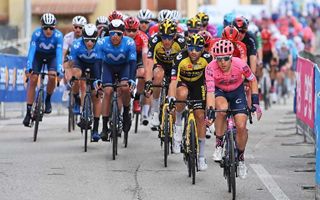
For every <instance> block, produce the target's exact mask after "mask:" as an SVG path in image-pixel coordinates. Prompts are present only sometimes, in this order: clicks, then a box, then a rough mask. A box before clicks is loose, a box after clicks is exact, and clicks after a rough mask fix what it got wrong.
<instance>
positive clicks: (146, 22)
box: [140, 20, 150, 24]
mask: <svg viewBox="0 0 320 200" xmlns="http://www.w3.org/2000/svg"><path fill="white" fill-rule="evenodd" d="M149 23H150V22H149V21H144V20H141V21H140V24H149Z"/></svg>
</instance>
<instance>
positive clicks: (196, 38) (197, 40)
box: [187, 33, 206, 47]
mask: <svg viewBox="0 0 320 200" xmlns="http://www.w3.org/2000/svg"><path fill="white" fill-rule="evenodd" d="M205 43H206V42H205V40H204V38H203V37H202V36H201V35H199V34H198V33H196V34H193V35H191V36H189V37H188V38H187V45H188V46H198V47H204V45H205Z"/></svg>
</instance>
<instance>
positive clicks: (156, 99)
mask: <svg viewBox="0 0 320 200" xmlns="http://www.w3.org/2000/svg"><path fill="white" fill-rule="evenodd" d="M164 75H165V72H164V69H163V67H162V66H161V65H155V66H154V69H153V84H154V85H162V80H163V78H164ZM160 91H161V88H156V87H154V88H153V101H152V107H151V108H152V109H151V110H152V119H151V125H152V126H153V127H157V126H159V124H160V122H159V108H160Z"/></svg>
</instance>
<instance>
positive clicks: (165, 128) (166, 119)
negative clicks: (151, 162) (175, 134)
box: [163, 111, 170, 167]
mask: <svg viewBox="0 0 320 200" xmlns="http://www.w3.org/2000/svg"><path fill="white" fill-rule="evenodd" d="M169 123H170V122H169V113H168V112H167V111H165V113H164V122H163V135H164V151H163V153H164V154H163V155H164V167H167V166H168V155H169V131H170V127H169Z"/></svg>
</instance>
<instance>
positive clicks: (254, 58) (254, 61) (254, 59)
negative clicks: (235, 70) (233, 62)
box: [249, 55, 257, 74]
mask: <svg viewBox="0 0 320 200" xmlns="http://www.w3.org/2000/svg"><path fill="white" fill-rule="evenodd" d="M249 59H250V68H251V70H252V72H253V74H256V71H257V56H256V55H251V56H249Z"/></svg>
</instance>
